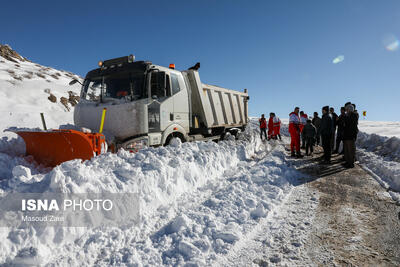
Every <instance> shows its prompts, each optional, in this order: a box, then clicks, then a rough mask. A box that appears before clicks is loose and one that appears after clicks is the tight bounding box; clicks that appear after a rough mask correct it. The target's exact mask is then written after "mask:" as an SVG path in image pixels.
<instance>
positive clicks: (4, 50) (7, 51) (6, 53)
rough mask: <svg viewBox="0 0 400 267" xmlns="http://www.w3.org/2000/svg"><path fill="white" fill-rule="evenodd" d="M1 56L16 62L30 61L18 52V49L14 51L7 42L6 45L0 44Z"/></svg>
mask: <svg viewBox="0 0 400 267" xmlns="http://www.w3.org/2000/svg"><path fill="white" fill-rule="evenodd" d="M0 56H2V57H3V58H5V59H7V60H9V61H12V62H15V63H18V62H19V61H29V60H27V59H26V58H24V57H23V56H21V55H20V54H18V53H17V52H16V51H14V50H13V49H12V48H11V47H10V46H9V45H7V44H5V45H2V44H0Z"/></svg>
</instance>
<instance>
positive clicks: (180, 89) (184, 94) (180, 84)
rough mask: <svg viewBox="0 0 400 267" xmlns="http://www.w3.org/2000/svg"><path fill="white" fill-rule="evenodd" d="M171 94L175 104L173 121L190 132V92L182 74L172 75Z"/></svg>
mask: <svg viewBox="0 0 400 267" xmlns="http://www.w3.org/2000/svg"><path fill="white" fill-rule="evenodd" d="M170 80H171V93H172V98H173V103H174V112H173V121H174V122H175V123H178V124H180V125H181V126H182V127H183V128H184V129H185V130H186V131H187V132H188V131H189V102H188V91H187V89H186V85H185V82H184V80H183V76H182V74H181V73H175V72H171V73H170Z"/></svg>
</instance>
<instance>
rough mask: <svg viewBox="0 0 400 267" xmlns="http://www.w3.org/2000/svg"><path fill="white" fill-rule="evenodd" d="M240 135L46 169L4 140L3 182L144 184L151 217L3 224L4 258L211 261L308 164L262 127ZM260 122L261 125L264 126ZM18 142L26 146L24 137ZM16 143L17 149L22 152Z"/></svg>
mask: <svg viewBox="0 0 400 267" xmlns="http://www.w3.org/2000/svg"><path fill="white" fill-rule="evenodd" d="M250 128H252V127H249V129H247V130H246V132H244V133H242V135H241V137H240V140H237V141H235V140H231V139H232V138H228V140H226V141H222V142H219V143H214V142H193V143H183V144H182V143H180V142H175V143H174V144H173V145H172V146H168V147H159V148H146V149H143V150H141V151H140V152H139V153H136V154H132V153H128V152H126V151H121V152H119V153H118V154H104V155H101V156H98V157H95V158H93V159H92V160H90V161H86V162H84V163H81V162H80V161H79V160H73V161H69V162H65V163H63V164H61V165H60V166H58V167H56V168H54V169H53V170H51V171H49V170H38V169H35V167H34V165H32V164H30V163H29V160H26V159H24V158H21V157H17V156H15V154H18V153H17V151H13V149H12V148H13V146H12V145H11V144H10V142H16V143H18V142H19V141H18V139H12V141H10V140H9V139H7V140H5V139H4V140H3V142H2V143H0V151H2V152H3V153H0V163H1V164H2V166H3V168H2V174H1V175H2V176H1V179H2V182H1V184H0V185H1V190H2V191H3V192H4V193H14V192H42V193H47V192H66V193H89V192H93V193H95V192H110V193H124V192H126V193H139V195H140V210H141V219H140V222H139V223H138V224H128V225H126V227H121V228H114V227H109V228H103V227H98V228H79V227H71V228H66V227H64V228H62V227H45V228H43V227H42V228H35V227H31V228H18V227H13V228H4V227H3V228H0V237H3V239H2V240H3V241H2V242H1V244H0V263H8V264H20V263H23V262H24V261H30V262H34V263H35V264H45V263H53V264H61V265H66V264H72V265H79V264H84V265H93V264H100V265H101V264H103V265H109V264H115V265H131V264H138V265H142V264H143V265H157V266H159V265H161V264H166V265H184V264H194V265H204V264H206V265H209V264H213V263H215V262H219V260H220V259H221V258H223V257H224V256H225V255H226V254H227V253H228V251H229V250H230V248H231V247H232V246H234V245H235V244H236V243H238V242H240V241H241V240H243V239H245V238H246V234H247V233H249V232H250V231H251V229H252V228H253V227H254V226H255V225H257V224H258V221H259V220H260V219H262V218H265V217H266V216H267V215H268V214H269V213H270V212H271V211H272V210H273V209H274V207H275V206H276V205H278V204H279V203H280V202H281V201H282V199H283V198H284V197H285V196H286V195H287V194H288V192H289V191H290V189H291V188H292V180H293V179H295V178H296V177H297V176H298V175H299V174H298V173H297V172H296V171H295V170H294V169H292V168H290V167H288V166H287V164H286V162H285V151H284V148H283V146H281V145H280V143H279V142H272V143H263V142H261V141H260V139H259V137H258V132H257V131H258V130H257V129H250ZM254 128H256V127H254ZM15 147H16V148H17V147H18V146H15ZM13 153H14V154H13Z"/></svg>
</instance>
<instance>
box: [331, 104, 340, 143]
mask: <svg viewBox="0 0 400 267" xmlns="http://www.w3.org/2000/svg"><path fill="white" fill-rule="evenodd" d="M329 113H330V114H331V116H332V121H333V132H332V139H331V149H332V150H333V149H334V148H335V133H336V127H337V120H338V118H339V117H338V115H337V114H336V113H335V109H334V108H333V107H331V108H330V109H329Z"/></svg>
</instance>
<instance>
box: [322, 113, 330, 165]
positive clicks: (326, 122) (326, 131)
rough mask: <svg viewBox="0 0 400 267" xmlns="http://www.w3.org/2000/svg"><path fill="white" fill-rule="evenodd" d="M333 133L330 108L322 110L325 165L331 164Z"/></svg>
mask: <svg viewBox="0 0 400 267" xmlns="http://www.w3.org/2000/svg"><path fill="white" fill-rule="evenodd" d="M332 132H333V121H332V116H331V114H329V106H325V107H323V108H322V119H321V128H320V133H321V138H322V147H323V149H324V156H323V159H324V163H326V164H328V163H330V162H331V151H332V150H331V138H332Z"/></svg>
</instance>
